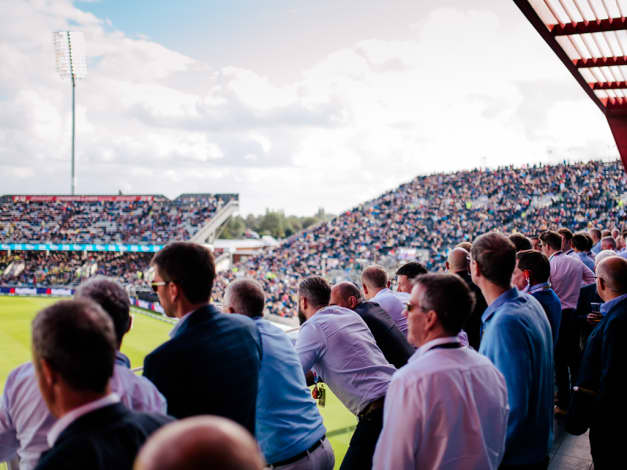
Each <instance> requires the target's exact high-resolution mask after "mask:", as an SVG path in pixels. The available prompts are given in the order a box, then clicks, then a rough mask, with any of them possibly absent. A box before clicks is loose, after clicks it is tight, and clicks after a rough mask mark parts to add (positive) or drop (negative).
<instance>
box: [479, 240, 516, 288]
mask: <svg viewBox="0 0 627 470" xmlns="http://www.w3.org/2000/svg"><path fill="white" fill-rule="evenodd" d="M470 253H471V255H472V258H473V259H474V260H475V262H476V263H477V265H478V266H479V270H480V271H481V274H482V275H483V276H484V277H485V278H486V279H487V280H488V281H490V282H493V283H494V284H496V285H498V286H501V287H505V288H509V287H510V286H511V282H512V273H513V272H514V267H515V266H516V247H515V246H514V244H513V243H512V242H511V241H510V240H509V239H508V238H507V237H506V236H505V235H503V234H502V233H498V232H489V233H484V234H483V235H481V236H480V237H479V238H477V239H476V240H475V241H474V242H473V244H472V249H471V250H470Z"/></svg>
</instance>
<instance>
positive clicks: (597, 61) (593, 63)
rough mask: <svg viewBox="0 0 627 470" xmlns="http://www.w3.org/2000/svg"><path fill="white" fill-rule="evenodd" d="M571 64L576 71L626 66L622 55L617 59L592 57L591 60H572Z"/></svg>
mask: <svg viewBox="0 0 627 470" xmlns="http://www.w3.org/2000/svg"><path fill="white" fill-rule="evenodd" d="M573 64H574V65H575V67H577V68H578V69H583V68H590V67H612V66H618V65H627V56H624V55H622V56H617V57H593V58H591V59H573Z"/></svg>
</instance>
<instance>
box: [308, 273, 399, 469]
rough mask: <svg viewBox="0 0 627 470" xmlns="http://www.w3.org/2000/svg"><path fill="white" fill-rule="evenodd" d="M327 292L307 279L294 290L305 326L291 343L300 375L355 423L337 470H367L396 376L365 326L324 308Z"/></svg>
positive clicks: (348, 315) (338, 310) (316, 279)
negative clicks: (311, 377)
mask: <svg viewBox="0 0 627 470" xmlns="http://www.w3.org/2000/svg"><path fill="white" fill-rule="evenodd" d="M330 298H331V287H330V286H329V284H328V283H327V282H326V281H325V280H324V279H323V278H321V277H318V276H310V277H308V278H307V279H305V280H303V281H302V282H301V283H300V285H299V286H298V308H299V316H301V317H302V318H303V319H304V320H305V322H304V323H303V324H302V326H301V328H300V332H299V334H298V338H297V340H296V351H297V352H298V355H299V357H300V362H301V364H302V366H303V371H304V372H305V373H306V374H307V373H309V372H310V371H313V372H315V373H316V374H317V377H318V378H320V380H322V381H323V382H325V383H327V384H328V385H329V388H330V389H331V390H333V393H335V395H336V396H337V397H338V398H339V399H340V401H341V402H342V403H343V404H344V406H346V408H348V409H349V410H350V411H351V412H352V413H353V414H355V415H356V416H357V417H358V418H359V421H358V423H357V428H356V429H355V432H354V433H353V437H352V438H351V441H350V445H349V447H348V451H347V452H346V455H345V457H344V460H343V461H342V465H341V467H340V469H341V470H348V469H356V470H362V469H366V468H371V466H372V454H373V453H374V448H375V445H376V443H377V438H378V437H379V433H380V432H381V426H382V423H383V401H384V399H385V392H386V390H387V388H388V384H389V383H390V379H391V378H392V374H394V372H395V371H396V369H395V368H394V366H392V365H391V364H390V363H389V362H388V361H387V360H386V359H385V356H383V353H382V352H381V350H380V349H379V347H378V346H377V343H376V341H375V339H374V337H373V336H372V333H371V332H370V329H369V328H368V325H366V322H365V321H364V320H363V319H362V318H361V317H360V316H359V315H358V314H357V313H355V312H353V311H352V310H349V309H347V308H343V307H338V306H329V300H330Z"/></svg>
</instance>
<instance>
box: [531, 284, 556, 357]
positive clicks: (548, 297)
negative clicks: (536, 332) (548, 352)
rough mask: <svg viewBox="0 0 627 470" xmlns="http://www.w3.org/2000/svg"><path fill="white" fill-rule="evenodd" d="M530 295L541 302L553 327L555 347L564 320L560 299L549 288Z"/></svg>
mask: <svg viewBox="0 0 627 470" xmlns="http://www.w3.org/2000/svg"><path fill="white" fill-rule="evenodd" d="M529 294H530V295H532V296H533V297H534V298H535V299H536V300H537V301H538V302H540V305H542V308H543V309H544V313H546V317H547V319H548V320H549V323H550V325H551V333H552V334H553V347H555V345H556V344H557V339H558V337H559V331H560V322H561V319H562V305H561V303H560V299H559V297H558V296H557V294H555V291H554V290H553V289H551V288H550V287H548V286H547V288H545V289H540V290H536V291H533V292H532V291H529Z"/></svg>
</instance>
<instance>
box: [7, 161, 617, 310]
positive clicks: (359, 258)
mask: <svg viewBox="0 0 627 470" xmlns="http://www.w3.org/2000/svg"><path fill="white" fill-rule="evenodd" d="M626 192H627V185H626V183H625V176H624V170H623V168H622V165H621V164H620V162H618V161H615V162H609V163H608V162H601V161H591V162H586V163H564V164H559V165H529V166H524V167H521V168H514V167H502V168H498V169H475V170H470V171H460V172H453V173H440V174H433V175H426V176H418V177H416V178H414V179H413V180H412V181H410V182H408V183H406V184H402V185H400V186H399V187H398V188H395V189H393V190H391V191H389V192H386V193H384V194H382V195H381V196H379V197H377V198H375V199H373V200H370V201H367V202H364V203H363V204H360V205H359V206H357V207H354V208H352V209H350V210H347V211H345V212H343V213H342V214H340V215H339V216H337V217H335V218H334V219H333V220H331V221H329V222H325V223H321V224H319V225H317V226H315V227H312V228H310V229H308V230H304V231H302V232H300V233H298V234H296V235H293V236H292V237H289V238H288V239H286V240H284V241H283V242H282V243H281V244H280V245H279V246H277V247H275V248H272V249H270V250H268V251H267V252H265V253H263V254H261V255H258V256H255V257H252V258H248V259H245V260H242V261H241V262H239V263H236V264H234V265H233V266H231V267H230V268H229V269H227V270H226V271H225V272H223V273H222V275H221V277H220V278H219V279H218V280H217V287H216V290H215V291H214V298H215V299H217V300H221V298H222V292H223V289H224V287H225V286H226V284H228V282H229V281H231V280H233V279H235V278H237V277H241V276H250V277H253V278H255V279H257V280H259V281H260V282H262V284H263V286H264V290H265V292H266V295H267V310H268V312H269V313H272V314H275V315H279V316H282V317H293V316H295V315H296V304H295V299H296V295H295V289H296V286H297V283H298V280H299V279H300V278H301V277H302V276H303V275H304V274H305V273H319V274H324V275H327V276H328V277H329V278H333V279H341V278H345V279H354V278H355V276H356V275H357V273H359V272H360V271H361V268H362V267H363V266H366V265H368V264H370V263H372V262H377V263H379V264H382V265H384V266H386V267H387V268H388V269H390V270H393V269H394V268H395V267H397V266H398V265H399V264H400V263H402V262H404V261H409V260H414V259H416V260H419V261H420V262H422V263H424V264H425V266H426V267H427V268H428V269H429V270H438V269H443V266H444V261H445V259H446V256H447V253H448V251H449V250H450V248H451V247H454V246H455V245H456V244H458V243H460V242H462V241H472V239H473V237H474V236H475V235H477V234H481V233H485V232H488V231H490V230H500V231H503V232H505V233H511V232H521V233H524V234H526V235H528V236H536V235H537V234H539V233H540V232H541V231H543V230H546V229H549V228H555V227H558V226H565V227H568V228H570V229H571V230H572V231H576V230H580V229H583V228H587V227H588V226H590V224H592V225H594V226H600V227H608V228H610V227H620V226H621V225H622V224H623V223H624V220H625V197H626V196H625V194H626ZM234 197H235V196H234V195H209V194H206V195H181V196H179V197H178V198H176V199H174V200H173V201H170V200H168V199H166V198H165V197H163V196H111V197H108V198H101V199H100V200H93V198H92V199H86V200H80V199H79V200H76V198H74V199H71V198H69V197H68V199H69V200H68V199H66V200H64V198H63V197H41V196H5V197H3V198H2V202H0V248H1V249H2V250H3V251H0V272H2V283H3V284H5V285H12V286H21V287H24V286H42V287H44V286H45V287H53V286H65V287H67V286H73V285H77V284H79V283H80V282H81V281H82V280H84V279H86V278H88V277H90V276H93V275H96V274H103V275H107V276H113V277H115V278H116V279H119V280H120V281H121V282H123V283H124V284H125V285H127V286H131V285H134V286H142V285H145V284H146V282H147V281H146V273H145V272H146V270H147V269H148V266H149V263H150V258H151V257H152V252H153V251H156V250H157V249H158V247H159V246H160V245H163V244H165V243H167V242H169V241H175V240H189V239H192V238H193V237H194V235H195V234H196V232H197V231H198V230H199V228H200V227H201V226H202V225H203V224H206V223H207V222H208V221H209V220H210V219H211V217H212V216H213V215H214V214H215V213H216V211H217V210H218V209H219V208H220V207H222V206H223V205H224V204H225V203H226V202H228V201H229V200H230V199H232V198H234ZM121 242H124V243H134V244H136V246H134V247H130V249H133V250H135V252H131V253H129V252H124V251H121V250H122V249H123V248H118V250H117V251H115V252H99V251H95V250H96V249H97V247H98V245H99V244H103V245H104V247H106V246H107V244H115V243H118V244H119V243H121ZM46 243H48V244H50V243H51V244H52V247H49V249H42V248H40V247H39V246H38V244H44V246H43V248H45V244H46ZM59 243H66V244H70V245H68V246H70V247H71V246H72V244H77V247H78V251H61V250H60V249H61V248H62V247H61V246H60V245H59ZM16 244H17V247H18V248H17V249H15V248H14V249H11V250H9V249H7V248H8V247H9V246H13V247H15V246H16ZM78 244H82V245H80V246H78ZM112 246H114V245H112ZM115 246H118V245H115ZM119 246H124V245H119ZM81 247H82V248H81ZM142 250H150V251H149V252H137V251H142Z"/></svg>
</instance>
